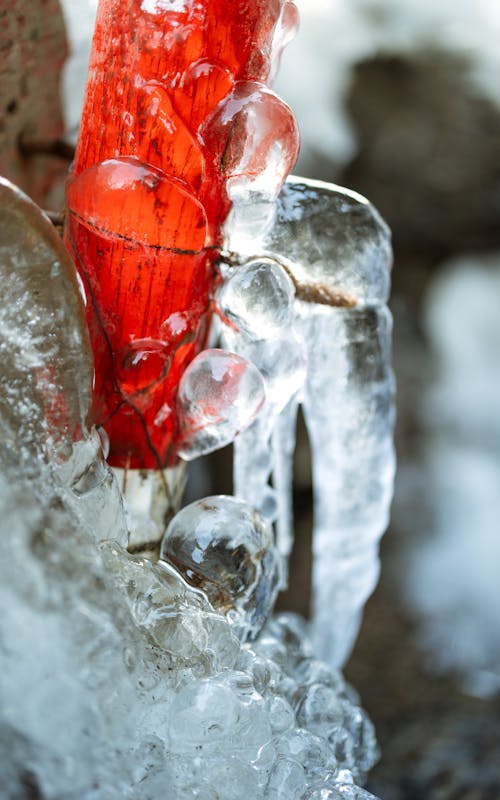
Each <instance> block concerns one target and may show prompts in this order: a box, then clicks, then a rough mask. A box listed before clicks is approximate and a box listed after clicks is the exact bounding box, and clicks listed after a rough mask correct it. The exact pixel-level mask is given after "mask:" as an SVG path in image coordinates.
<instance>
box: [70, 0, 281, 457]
mask: <svg viewBox="0 0 500 800" xmlns="http://www.w3.org/2000/svg"><path fill="white" fill-rule="evenodd" d="M290 6H291V4H290V3H285V7H286V9H287V11H288V12H289V9H290ZM284 16H286V15H284V14H283V0H251V1H250V2H248V0H100V3H99V9H98V15H97V23H96V28H95V34H94V39H93V45H92V54H91V60H90V71H89V79H88V84H87V89H86V95H85V101H84V108H83V115H82V121H81V127H80V133H79V138H78V144H77V148H76V155H75V160H74V164H73V169H72V174H71V176H70V179H69V180H68V187H67V202H66V204H67V212H68V213H67V221H66V232H65V237H66V243H67V246H68V248H69V251H70V253H71V254H72V256H73V258H74V261H75V264H76V267H77V269H78V271H79V272H80V275H81V277H82V279H83V283H84V287H85V292H86V296H87V316H88V323H89V328H90V335H91V341H92V345H93V349H94V357H95V388H94V404H93V411H92V420H91V421H92V422H93V423H95V424H98V425H102V426H103V427H104V428H105V429H106V431H107V433H108V435H109V439H110V454H109V459H108V460H109V462H110V463H111V464H113V465H115V466H122V467H139V468H148V469H151V468H153V469H156V468H161V467H165V466H168V465H171V464H173V463H175V461H176V436H177V432H178V426H177V420H176V415H175V397H176V388H177V384H178V382H179V379H180V376H181V374H182V372H183V370H184V369H185V367H186V365H187V364H188V363H189V362H190V361H191V359H192V358H193V357H194V356H195V355H196V353H197V352H198V351H199V350H200V349H201V348H202V347H203V346H204V345H205V342H206V337H207V332H208V326H209V321H210V301H211V294H212V289H213V283H214V265H215V261H216V258H217V249H218V248H219V247H220V245H221V228H222V224H223V222H224V220H225V218H226V216H227V213H228V211H229V208H230V201H229V199H228V196H227V193H226V184H227V180H228V178H230V177H234V176H238V175H239V174H240V172H239V171H238V170H242V169H244V171H245V174H253V173H254V172H255V173H258V171H259V169H260V168H261V167H260V165H259V164H260V162H259V159H260V160H261V161H262V159H264V160H265V154H264V152H263V150H262V149H263V148H264V149H265V148H266V147H268V148H269V147H271V145H272V140H273V139H274V138H275V137H278V138H279V136H280V135H281V136H284V137H285V138H286V137H288V138H289V139H290V142H291V145H290V148H289V150H290V164H289V168H291V166H292V164H293V161H294V160H295V156H296V140H297V133H296V127H295V123H294V120H293V116H292V115H291V112H290V111H289V109H288V107H287V106H286V105H285V104H284V103H282V102H281V101H280V100H279V99H278V98H276V96H275V95H273V94H272V92H269V91H268V90H267V89H266V87H265V86H264V85H263V84H264V82H265V81H266V79H267V77H268V75H269V71H270V65H271V60H272V57H273V48H274V50H276V46H277V44H276V43H277V40H278V39H279V32H280V25H283V19H284ZM287 24H288V23H287ZM255 108H257V109H258V108H260V109H262V108H264V110H266V109H267V108H269V110H270V113H271V117H273V119H274V118H275V123H273V124H272V125H271V132H270V134H269V135H268V141H267V143H266V141H265V140H264V139H265V137H264V139H262V137H261V141H260V144H259V146H258V148H257V152H255V153H254V154H250V155H249V154H248V152H247V151H248V148H249V143H248V136H247V131H246V121H247V120H248V115H249V113H253V110H254V109H255ZM249 110H250V111H249ZM273 115H274V116H273ZM271 121H272V120H271ZM276 126H277V128H276ZM294 143H295V144H294ZM260 151H262V152H260ZM242 165H243V166H242Z"/></svg>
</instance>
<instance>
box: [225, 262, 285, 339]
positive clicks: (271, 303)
mask: <svg viewBox="0 0 500 800" xmlns="http://www.w3.org/2000/svg"><path fill="white" fill-rule="evenodd" d="M294 299H295V290H294V286H293V283H292V281H291V279H290V277H289V276H288V275H287V273H286V272H285V270H284V269H283V267H282V266H280V264H278V263H277V262H276V261H272V260H270V259H268V260H259V259H256V260H249V261H247V262H246V263H244V264H242V265H241V266H239V267H237V268H236V269H233V270H232V271H231V272H230V273H229V274H228V275H227V277H226V279H225V280H224V282H223V284H222V286H221V289H220V291H219V292H218V295H217V305H218V306H219V309H220V310H221V312H222V313H223V314H224V315H225V316H226V317H227V318H228V319H229V320H230V321H231V322H233V323H234V325H236V327H237V328H238V330H240V331H243V332H244V333H245V334H246V335H247V336H248V337H249V338H251V339H268V338H272V337H274V336H276V335H277V334H278V335H279V334H280V333H283V331H284V329H286V328H287V327H289V326H290V324H291V323H292V321H293V302H294Z"/></svg>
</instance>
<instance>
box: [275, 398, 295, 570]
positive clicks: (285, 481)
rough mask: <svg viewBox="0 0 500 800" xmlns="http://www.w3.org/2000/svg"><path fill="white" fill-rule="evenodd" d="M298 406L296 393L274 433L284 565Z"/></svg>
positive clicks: (289, 533) (278, 530) (289, 534)
mask: <svg viewBox="0 0 500 800" xmlns="http://www.w3.org/2000/svg"><path fill="white" fill-rule="evenodd" d="M298 407H299V397H298V394H295V395H294V396H293V397H292V398H291V400H290V401H289V403H288V404H287V405H286V406H285V408H284V409H283V411H282V412H281V414H279V415H278V417H277V419H276V423H275V426H274V430H273V434H272V472H273V484H274V489H275V492H276V502H277V506H278V508H277V512H278V518H277V520H276V533H277V544H278V549H279V551H280V553H281V555H282V556H283V558H284V561H285V565H286V564H287V563H288V558H289V556H290V553H291V550H292V547H293V514H292V488H293V453H294V450H295V427H296V424H297V411H298ZM286 578H287V576H286V575H285V579H286Z"/></svg>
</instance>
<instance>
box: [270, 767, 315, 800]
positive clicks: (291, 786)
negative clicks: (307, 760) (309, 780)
mask: <svg viewBox="0 0 500 800" xmlns="http://www.w3.org/2000/svg"><path fill="white" fill-rule="evenodd" d="M306 786H307V784H306V778H305V775H304V768H303V766H302V765H301V764H299V763H298V761H294V760H293V759H291V758H279V759H278V760H277V761H276V763H275V765H274V767H273V769H272V770H271V774H270V776H269V781H268V784H267V787H266V792H265V795H264V797H265V798H266V800H290V798H291V797H301V796H302V793H303V791H304V789H305V788H306Z"/></svg>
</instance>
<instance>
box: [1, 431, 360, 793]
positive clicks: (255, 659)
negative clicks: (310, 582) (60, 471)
mask: <svg viewBox="0 0 500 800" xmlns="http://www.w3.org/2000/svg"><path fill="white" fill-rule="evenodd" d="M5 449H6V448H5V445H4V444H3V443H2V445H1V446H0V455H1V456H3V455H4V452H5ZM19 470H21V471H20V472H19ZM57 491H58V486H57V484H56V482H55V481H54V482H51V481H50V480H49V481H48V480H46V479H45V478H43V479H37V480H36V481H33V480H30V481H29V482H26V478H25V473H23V471H22V467H21V466H20V465H18V467H17V472H14V471H13V468H12V466H9V467H5V468H4V470H3V472H2V476H1V477H0V503H1V507H2V515H1V516H0V527H1V531H0V535H1V537H2V542H3V548H4V555H5V557H4V558H3V559H1V560H0V600H1V603H2V615H1V616H0V691H1V694H2V705H1V706H0V734H1V735H0V742H1V747H0V771H1V773H2V793H3V794H2V796H3V797H5V798H6V800H20V798H24V797H28V796H32V795H33V792H36V794H37V796H38V797H40V798H43V799H44V800H45V798H47V800H62V798H64V800H79V798H82V797H89V798H90V797H92V798H93V800H110V798H111V800H114V798H116V800H118V798H131V799H132V798H133V799H134V800H137V799H138V800H147V799H149V800H161V798H164V797H165V796H168V797H169V798H171V800H181V798H182V800H184V799H185V798H190V797H192V798H196V797H199V798H203V800H208V798H212V797H213V798H216V797H219V798H221V800H232V799H233V798H234V799H235V800H236V799H237V800H240V798H241V800H243V798H247V797H252V798H255V799H256V800H263V798H273V797H274V796H275V794H274V788H275V787H278V788H277V789H276V790H277V791H282V789H280V788H279V786H281V783H283V791H284V790H285V787H288V788H289V790H290V794H289V795H288V796H289V797H291V798H293V797H297V798H298V799H299V798H302V797H303V796H304V793H305V792H306V791H307V790H308V789H309V788H310V787H311V786H312V785H313V784H314V785H316V784H318V782H319V783H321V785H327V783H328V785H330V783H331V782H332V781H334V780H335V777H334V776H335V775H336V774H337V773H336V772H335V762H336V759H335V756H334V753H333V750H332V748H331V745H330V743H329V742H328V741H327V740H326V739H325V738H324V737H323V738H319V737H317V736H316V735H315V734H313V733H312V732H308V731H307V730H304V729H300V730H299V728H298V722H297V718H296V710H295V705H296V702H295V699H294V698H296V697H298V696H299V695H300V693H301V685H300V678H299V676H298V674H295V672H294V667H295V665H296V664H297V663H300V662H301V661H302V660H303V659H304V658H307V657H308V653H309V652H310V645H309V644H308V641H307V628H306V626H305V624H304V623H302V622H300V621H299V620H298V619H296V618H295V617H291V616H289V617H282V618H277V619H275V620H274V621H273V622H272V623H270V624H269V625H268V626H267V629H266V630H265V632H264V634H263V635H262V637H260V642H261V644H260V654H258V652H255V651H254V650H253V649H251V648H250V647H248V646H242V645H241V644H240V643H239V642H238V640H237V639H236V638H235V637H234V635H233V633H232V630H233V629H232V628H231V626H230V625H229V624H228V622H227V621H226V619H225V618H224V616H222V615H221V614H219V613H217V612H216V611H215V610H214V609H213V608H212V607H211V605H210V603H209V602H208V600H207V599H206V598H205V597H204V595H203V593H201V592H199V591H194V590H193V589H191V588H190V587H189V586H187V584H186V583H185V582H184V581H183V580H182V579H181V578H180V577H179V576H177V575H176V574H175V572H174V571H173V570H172V569H171V568H167V567H166V566H165V565H162V563H158V564H157V565H155V564H152V563H151V562H150V561H148V560H147V559H144V558H138V557H134V556H131V555H130V554H128V553H127V552H126V551H125V550H124V549H123V548H122V547H120V545H119V544H117V543H116V542H113V541H109V542H103V543H102V544H101V545H100V547H99V548H96V544H95V539H94V537H93V536H91V535H90V533H89V532H88V531H87V530H86V529H85V528H84V527H83V526H82V525H81V524H80V522H79V521H78V519H77V518H76V517H75V516H74V515H73V514H72V512H71V511H70V510H68V509H67V508H66V507H65V506H64V505H61V504H57V503H54V502H53V498H54V497H55V496H56V495H57ZM258 643H259V639H258V640H257V642H256V643H255V647H256V648H257V646H258ZM266 650H267V653H270V652H273V653H274V654H275V655H277V654H278V653H281V654H282V657H281V660H282V662H283V665H285V666H283V665H281V664H280V665H278V664H277V663H274V662H273V661H270V660H269V657H268V655H266V654H265V652H264V651H266ZM324 669H325V676H327V675H328V674H329V672H328V668H327V667H326V665H325V667H324ZM341 691H342V692H343V691H344V684H343V683H342V684H341V685H339V692H341ZM345 702H347V703H349V701H348V700H345ZM349 709H350V713H351V714H354V713H355V711H356V706H355V705H349ZM293 731H296V732H297V737H298V742H299V743H298V744H297V743H296V744H294V743H293ZM89 732H91V733H90V735H89ZM4 743H5V744H4ZM318 753H321V754H322V758H323V757H324V765H323V769H322V767H321V764H320V763H319V761H320V759H319V758H318ZM374 757H375V751H373V750H372V751H371V758H372V759H373V758H374ZM349 758H350V760H349V763H348V764H347V766H346V769H354V770H356V769H357V765H356V763H355V762H353V761H352V758H353V755H352V754H351V755H350V756H349ZM365 758H366V754H365ZM334 785H335V784H334ZM295 790H296V791H295ZM294 792H295V793H294ZM278 796H279V795H278Z"/></svg>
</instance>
